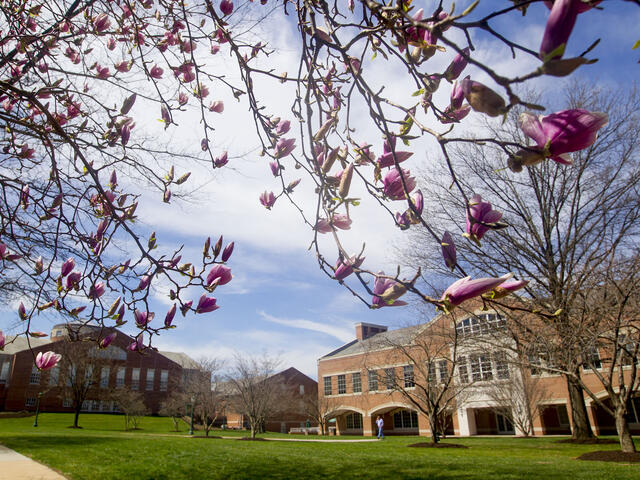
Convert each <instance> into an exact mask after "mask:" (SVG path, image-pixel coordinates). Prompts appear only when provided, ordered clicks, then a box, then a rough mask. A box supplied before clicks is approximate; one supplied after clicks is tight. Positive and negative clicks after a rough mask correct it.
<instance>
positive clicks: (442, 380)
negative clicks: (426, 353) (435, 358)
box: [438, 360, 449, 384]
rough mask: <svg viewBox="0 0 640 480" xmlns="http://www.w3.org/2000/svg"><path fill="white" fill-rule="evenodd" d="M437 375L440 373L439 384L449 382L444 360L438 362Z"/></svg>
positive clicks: (447, 369)
mask: <svg viewBox="0 0 640 480" xmlns="http://www.w3.org/2000/svg"><path fill="white" fill-rule="evenodd" d="M438 373H440V383H442V384H446V383H447V382H448V381H449V367H448V365H447V361H446V360H440V361H439V362H438Z"/></svg>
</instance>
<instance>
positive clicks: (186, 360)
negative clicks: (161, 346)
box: [158, 351, 200, 370]
mask: <svg viewBox="0 0 640 480" xmlns="http://www.w3.org/2000/svg"><path fill="white" fill-rule="evenodd" d="M158 353H159V354H160V355H163V356H165V357H167V358H168V359H169V360H171V361H172V362H175V363H177V364H178V365H180V366H181V367H182V368H189V369H193V370H199V369H200V366H199V365H198V362H196V361H195V360H194V359H193V358H191V357H190V356H189V355H187V354H186V353H183V352H160V351H159V352H158Z"/></svg>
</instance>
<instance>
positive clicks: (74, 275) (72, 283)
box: [65, 271, 82, 290]
mask: <svg viewBox="0 0 640 480" xmlns="http://www.w3.org/2000/svg"><path fill="white" fill-rule="evenodd" d="M81 279H82V274H81V273H80V272H77V271H74V272H71V273H70V274H69V275H68V276H67V280H66V282H65V287H66V289H67V290H71V289H72V288H76V289H77V287H78V284H79V283H80V280H81Z"/></svg>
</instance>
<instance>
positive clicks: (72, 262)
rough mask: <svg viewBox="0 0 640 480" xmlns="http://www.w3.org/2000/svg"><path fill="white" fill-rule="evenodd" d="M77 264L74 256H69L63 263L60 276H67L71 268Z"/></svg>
mask: <svg viewBox="0 0 640 480" xmlns="http://www.w3.org/2000/svg"><path fill="white" fill-rule="evenodd" d="M75 266H76V261H75V260H74V259H73V258H68V259H67V260H65V261H64V263H63V264H62V268H61V269H60V276H62V277H66V276H67V275H69V273H70V272H71V270H73V268H74V267H75Z"/></svg>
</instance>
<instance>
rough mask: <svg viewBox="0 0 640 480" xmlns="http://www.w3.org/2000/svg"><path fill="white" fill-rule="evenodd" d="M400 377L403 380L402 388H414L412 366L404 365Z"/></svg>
mask: <svg viewBox="0 0 640 480" xmlns="http://www.w3.org/2000/svg"><path fill="white" fill-rule="evenodd" d="M402 375H403V380H404V388H413V387H415V386H416V384H415V382H414V379H413V365H405V366H404V367H402Z"/></svg>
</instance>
